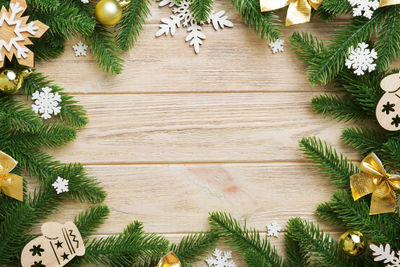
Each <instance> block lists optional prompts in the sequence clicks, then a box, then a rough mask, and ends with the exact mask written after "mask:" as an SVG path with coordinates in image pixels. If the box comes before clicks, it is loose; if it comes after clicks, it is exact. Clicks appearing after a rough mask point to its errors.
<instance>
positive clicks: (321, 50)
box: [290, 32, 328, 64]
mask: <svg viewBox="0 0 400 267" xmlns="http://www.w3.org/2000/svg"><path fill="white" fill-rule="evenodd" d="M290 42H291V44H292V47H293V49H294V51H295V52H296V53H297V54H298V55H299V56H300V58H301V59H302V60H303V61H305V62H306V63H308V64H311V62H313V61H314V60H316V58H319V59H320V60H321V59H323V58H324V56H325V55H327V53H328V51H327V49H326V48H325V46H324V43H323V42H322V41H320V40H318V38H316V37H314V36H313V35H312V34H310V33H306V32H302V33H298V32H295V33H293V35H292V36H291V37H290Z"/></svg>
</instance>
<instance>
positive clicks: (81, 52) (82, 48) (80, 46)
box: [72, 41, 88, 57]
mask: <svg viewBox="0 0 400 267" xmlns="http://www.w3.org/2000/svg"><path fill="white" fill-rule="evenodd" d="M72 48H73V49H74V51H75V56H76V57H80V56H86V50H87V49H88V46H87V45H86V44H84V43H82V41H79V42H78V43H77V44H76V45H73V46H72Z"/></svg>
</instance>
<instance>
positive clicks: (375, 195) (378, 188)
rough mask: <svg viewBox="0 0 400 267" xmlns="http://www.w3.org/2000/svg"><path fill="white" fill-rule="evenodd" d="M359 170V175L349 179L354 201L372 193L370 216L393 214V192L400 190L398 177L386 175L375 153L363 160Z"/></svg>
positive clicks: (394, 208) (394, 199)
mask: <svg viewBox="0 0 400 267" xmlns="http://www.w3.org/2000/svg"><path fill="white" fill-rule="evenodd" d="M360 170H361V171H362V172H361V173H357V174H354V175H353V176H351V177H350V186H351V193H352V195H353V198H354V200H357V199H359V198H361V197H363V196H365V195H368V194H371V193H372V197H371V206H370V215H374V214H380V213H388V212H394V211H395V210H396V194H395V192H394V191H395V190H400V176H399V175H395V174H388V173H387V172H386V170H385V169H384V167H383V165H382V162H381V161H380V160H379V158H378V157H377V156H376V155H375V153H371V154H369V155H368V156H367V157H366V158H365V159H363V161H362V162H361V164H360Z"/></svg>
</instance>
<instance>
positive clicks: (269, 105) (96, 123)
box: [52, 93, 359, 164]
mask: <svg viewBox="0 0 400 267" xmlns="http://www.w3.org/2000/svg"><path fill="white" fill-rule="evenodd" d="M314 95H316V93H285V94H282V93H268V94H266V93H234V94H141V95H95V96H94V95H90V96H86V95H79V96H78V97H77V99H78V100H80V101H81V104H82V105H83V106H84V107H85V108H86V109H87V110H88V112H89V118H90V123H89V124H88V126H87V127H86V128H85V129H83V130H82V131H80V132H79V134H78V138H77V140H76V141H75V142H73V143H71V144H69V145H68V146H66V147H64V148H63V149H59V150H56V151H54V152H52V153H53V154H54V155H56V156H57V158H59V159H60V160H62V161H65V162H82V163H86V164H108V163H123V164H128V163H174V162H175V163H176V162H180V163H182V162H183V163H185V162H271V161H303V157H302V155H301V153H300V152H299V151H298V142H299V140H300V139H301V138H302V137H303V136H313V135H316V136H319V137H321V138H322V139H323V140H326V141H328V142H329V143H331V144H333V145H335V147H336V148H338V149H339V150H340V151H343V152H345V153H346V155H348V156H350V157H351V158H352V159H359V156H358V154H357V153H355V152H354V150H352V149H350V148H349V147H347V146H343V145H342V144H341V143H340V142H339V141H340V134H341V130H342V128H343V127H344V126H345V125H344V124H340V123H339V124H338V123H336V122H334V123H333V122H332V121H330V120H326V119H323V118H322V117H321V116H319V115H316V114H315V113H314V111H313V110H312V109H311V107H310V100H311V98H312V96H314Z"/></svg>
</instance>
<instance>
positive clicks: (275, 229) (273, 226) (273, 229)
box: [267, 222, 282, 237]
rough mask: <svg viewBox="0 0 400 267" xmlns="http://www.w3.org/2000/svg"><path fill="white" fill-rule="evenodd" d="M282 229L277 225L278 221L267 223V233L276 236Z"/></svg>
mask: <svg viewBox="0 0 400 267" xmlns="http://www.w3.org/2000/svg"><path fill="white" fill-rule="evenodd" d="M281 231H282V228H281V227H280V226H279V224H278V223H276V222H273V223H270V224H268V225H267V235H268V236H274V237H278V236H279V233H280V232H281Z"/></svg>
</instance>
